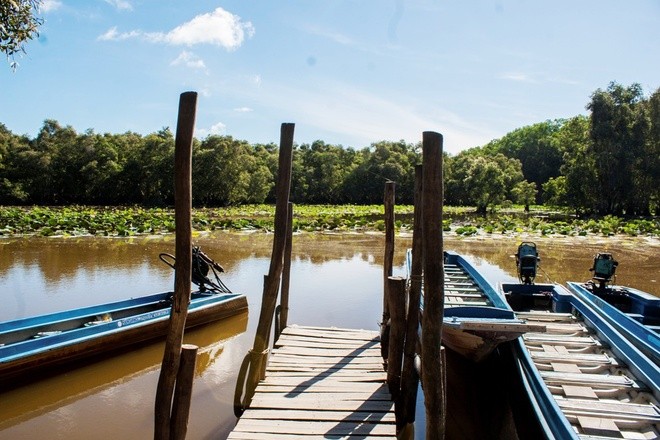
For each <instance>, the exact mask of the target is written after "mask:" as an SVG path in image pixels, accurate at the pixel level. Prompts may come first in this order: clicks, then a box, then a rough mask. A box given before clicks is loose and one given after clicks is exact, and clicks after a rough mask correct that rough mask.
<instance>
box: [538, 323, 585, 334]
mask: <svg viewBox="0 0 660 440" xmlns="http://www.w3.org/2000/svg"><path fill="white" fill-rule="evenodd" d="M546 331H547V332H548V333H555V334H564V335H574V334H576V333H588V332H589V331H588V330H587V329H586V327H584V326H583V325H582V324H579V323H566V324H564V323H553V322H550V323H548V324H547V326H546Z"/></svg>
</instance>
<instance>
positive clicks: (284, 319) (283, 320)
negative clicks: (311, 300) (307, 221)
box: [275, 202, 293, 340]
mask: <svg viewBox="0 0 660 440" xmlns="http://www.w3.org/2000/svg"><path fill="white" fill-rule="evenodd" d="M292 248H293V203H291V202H289V207H288V211H287V227H286V244H285V245H284V266H283V268H282V290H281V292H280V305H279V306H278V307H277V308H278V310H279V316H278V317H277V321H276V332H275V340H278V339H279V337H280V333H282V330H284V329H285V328H286V326H287V323H288V320H289V286H290V283H291V251H292Z"/></svg>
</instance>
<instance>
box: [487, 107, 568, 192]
mask: <svg viewBox="0 0 660 440" xmlns="http://www.w3.org/2000/svg"><path fill="white" fill-rule="evenodd" d="M563 123H564V121H563V120H554V121H545V122H540V123H538V124H533V125H528V126H526V127H522V128H518V129H516V130H514V131H512V132H510V133H507V134H506V135H504V136H503V137H502V138H500V139H497V140H494V141H491V142H490V143H488V144H487V145H486V146H484V151H485V152H488V153H490V154H496V153H502V154H504V155H505V156H507V157H511V158H514V159H518V160H519V161H520V163H521V164H522V172H523V176H524V177H525V180H527V181H528V182H532V183H534V184H535V185H536V190H537V191H539V190H541V188H542V186H543V184H544V183H545V182H547V181H548V179H550V178H553V177H557V176H559V174H560V172H559V168H560V167H561V165H562V163H563V160H562V153H561V149H560V146H559V145H558V143H557V140H556V137H555V135H556V134H557V133H558V132H559V131H560V130H561V127H562V125H563ZM538 194H541V192H540V191H539V192H538ZM538 201H541V200H538Z"/></svg>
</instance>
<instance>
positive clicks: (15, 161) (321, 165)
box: [0, 83, 660, 215]
mask: <svg viewBox="0 0 660 440" xmlns="http://www.w3.org/2000/svg"><path fill="white" fill-rule="evenodd" d="M586 108H587V109H588V110H589V111H590V115H589V116H576V117H573V118H570V119H562V120H553V121H545V122H540V123H537V124H534V125H530V126H526V127H522V128H520V129H517V130H514V131H513V132H511V133H508V134H507V135H505V136H503V137H502V138H500V139H496V140H493V141H491V142H489V143H488V144H486V145H484V146H480V147H476V148H471V149H469V150H465V151H462V152H461V153H459V154H457V155H455V156H451V155H448V154H445V158H444V181H445V202H446V203H447V204H448V205H453V206H476V207H477V210H478V211H480V212H485V211H487V210H488V209H490V208H492V207H495V206H500V205H503V204H507V203H519V204H524V205H526V206H529V205H530V204H547V205H554V206H561V207H567V208H570V209H571V210H574V211H575V212H577V213H598V214H623V213H625V214H630V215H648V214H650V213H651V212H656V213H657V208H658V202H659V200H660V197H659V195H660V194H659V191H660V182H659V180H660V89H658V90H657V91H655V92H654V93H652V94H651V95H650V96H648V97H647V96H646V95H645V94H644V92H643V90H642V88H641V87H640V86H639V85H638V84H633V85H631V86H628V87H624V86H622V85H620V84H617V83H611V84H610V85H609V86H608V88H607V89H605V90H601V89H598V90H596V91H595V92H594V93H593V94H592V96H591V100H590V102H589V103H588V104H587V106H586ZM277 156H278V147H277V145H275V144H250V143H248V142H247V141H242V140H238V139H234V138H232V137H231V136H216V135H211V136H208V137H206V138H204V139H201V140H198V139H195V140H194V142H193V203H194V204H195V205H196V206H209V207H213V206H236V205H241V204H258V203H270V202H273V200H274V181H275V176H276V173H277ZM293 158H294V159H293V172H292V189H291V192H292V196H291V198H292V200H293V201H294V202H296V203H298V204H374V203H380V202H381V201H382V197H383V183H384V182H385V181H387V180H392V181H395V182H396V183H397V191H396V197H397V203H401V204H411V203H412V201H413V193H412V189H413V179H414V167H415V165H417V164H419V163H421V145H420V144H411V143H406V142H405V141H398V142H392V141H382V142H377V143H374V144H372V145H370V146H368V147H364V148H362V149H354V148H345V147H343V146H341V145H331V144H327V143H325V142H323V141H321V140H317V141H315V142H312V143H311V144H301V145H295V147H294V154H293ZM173 173H174V136H173V134H172V132H171V131H170V130H169V129H168V128H164V129H162V130H160V131H158V132H156V133H152V134H148V135H146V136H143V135H140V134H137V133H132V132H127V133H123V134H108V133H105V134H100V133H95V132H94V131H93V130H91V129H90V130H87V131H85V132H84V133H78V132H76V130H75V129H74V128H72V127H71V126H62V125H60V124H59V123H58V122H57V121H55V120H46V121H45V122H44V124H43V127H42V128H41V130H40V131H39V133H38V134H37V136H36V137H35V138H33V139H31V138H29V137H28V136H24V135H23V136H21V135H16V134H13V133H12V132H11V131H10V130H8V129H7V128H6V127H5V126H4V125H2V124H0V204H2V205H34V204H38V205H72V204H79V205H133V204H138V205H146V206H167V205H171V204H172V203H173V200H174V184H173Z"/></svg>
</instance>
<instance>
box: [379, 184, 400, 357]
mask: <svg viewBox="0 0 660 440" xmlns="http://www.w3.org/2000/svg"><path fill="white" fill-rule="evenodd" d="M395 185H396V184H395V183H394V182H392V181H387V182H385V196H384V200H383V203H384V205H385V257H384V259H383V322H382V323H381V327H380V336H381V337H380V351H381V356H382V357H383V360H385V361H387V356H388V352H389V348H388V346H389V338H390V306H389V304H388V298H389V294H388V293H387V289H388V286H389V283H388V281H387V279H388V278H389V277H391V276H392V264H393V262H394V189H395Z"/></svg>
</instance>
